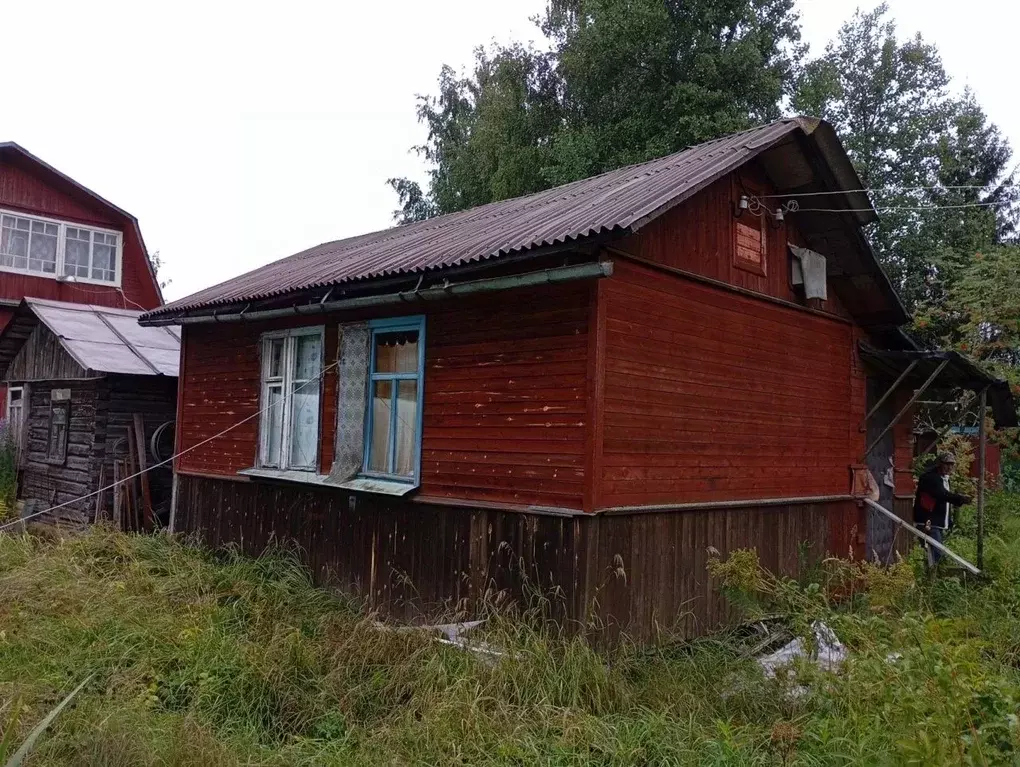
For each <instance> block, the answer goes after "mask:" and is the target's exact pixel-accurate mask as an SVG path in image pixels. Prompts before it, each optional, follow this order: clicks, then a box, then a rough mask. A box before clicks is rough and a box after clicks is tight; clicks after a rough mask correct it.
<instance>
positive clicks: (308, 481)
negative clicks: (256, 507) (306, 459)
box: [237, 467, 329, 485]
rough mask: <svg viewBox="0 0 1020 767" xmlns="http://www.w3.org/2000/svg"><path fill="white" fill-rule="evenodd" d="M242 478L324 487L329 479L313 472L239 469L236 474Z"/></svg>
mask: <svg viewBox="0 0 1020 767" xmlns="http://www.w3.org/2000/svg"><path fill="white" fill-rule="evenodd" d="M237 473H238V474H240V475H241V476H244V477H254V478H256V479H282V480H284V481H286V482H298V483H301V484H303V485H326V484H329V483H328V481H327V480H329V477H328V476H327V475H325V474H316V473H315V472H314V471H296V470H294V469H260V468H254V467H253V468H251V469H241V470H240V471H239V472H237Z"/></svg>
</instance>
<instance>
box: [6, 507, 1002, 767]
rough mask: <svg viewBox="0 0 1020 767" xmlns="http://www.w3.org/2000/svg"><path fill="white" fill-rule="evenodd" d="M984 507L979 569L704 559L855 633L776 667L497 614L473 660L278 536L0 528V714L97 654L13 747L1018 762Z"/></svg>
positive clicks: (712, 648) (159, 754)
mask: <svg viewBox="0 0 1020 767" xmlns="http://www.w3.org/2000/svg"><path fill="white" fill-rule="evenodd" d="M991 512H992V513H990V515H989V517H990V519H989V522H990V525H989V526H990V528H991V529H992V535H991V538H990V540H989V541H988V544H987V547H986V550H987V560H988V570H989V572H990V574H991V581H990V582H989V583H987V584H981V583H975V582H963V581H961V580H960V579H957V578H953V577H943V578H939V579H934V580H929V579H927V578H926V577H925V576H923V574H921V571H920V570H919V569H917V570H915V563H913V562H911V563H904V564H901V565H899V566H898V567H897V568H894V569H893V570H892V571H884V570H879V569H877V568H872V567H864V566H854V567H851V566H850V565H847V564H839V563H829V565H828V566H827V567H826V568H824V569H823V571H821V572H819V574H818V576H817V578H815V579H814V582H812V583H803V584H795V583H792V582H786V581H777V580H775V579H773V578H770V577H768V576H767V575H766V574H763V573H762V572H761V571H760V569H759V568H758V567H757V562H756V560H755V559H754V557H752V556H750V555H747V554H741V555H738V556H736V557H734V558H732V559H730V560H729V561H728V562H726V563H723V564H721V565H718V567H721V568H722V569H721V571H720V574H721V575H722V576H723V577H724V578H725V580H726V583H727V588H728V589H729V591H730V593H731V595H732V596H734V598H737V597H741V598H743V599H744V601H745V603H746V605H747V607H748V609H749V610H754V609H767V610H768V611H770V612H776V611H779V612H784V613H788V614H789V615H790V617H791V624H792V625H794V626H798V627H802V628H803V627H806V626H807V625H808V624H809V623H810V621H812V620H815V619H823V620H825V621H827V622H828V623H829V624H830V625H831V626H833V627H834V628H835V630H836V632H837V633H838V634H839V636H840V638H841V639H842V640H843V641H844V642H845V643H846V644H847V645H848V646H849V647H850V648H851V650H852V657H851V660H850V661H849V662H848V663H847V664H846V665H845V666H844V668H843V669H842V670H841V671H840V672H839V673H838V674H823V673H821V672H818V671H816V670H814V669H813V668H812V667H810V665H804V666H803V667H802V668H799V669H798V670H797V673H796V674H795V675H794V676H793V677H791V678H788V679H784V680H782V681H769V680H766V679H765V678H764V676H763V675H762V674H761V672H760V671H759V669H758V667H757V665H756V663H755V662H754V660H753V659H751V658H749V657H747V655H746V652H745V651H746V643H744V642H742V641H741V640H740V638H739V636H738V635H736V634H733V635H724V636H719V637H714V638H710V639H705V640H700V641H696V642H691V643H687V644H683V643H673V644H669V643H666V644H663V645H662V646H660V647H658V648H655V649H642V648H638V647H634V646H630V645H627V644H624V645H622V646H620V647H619V648H616V649H613V650H603V651H597V650H595V649H593V648H592V647H590V646H589V645H588V644H586V643H585V642H584V641H583V640H582V639H577V638H575V639H571V638H567V637H562V636H557V635H554V634H550V633H549V632H548V631H547V630H542V629H539V628H533V627H530V626H529V625H527V624H522V623H520V622H514V621H510V620H507V619H500V618H498V617H497V618H496V619H495V620H494V625H492V626H491V627H490V628H489V629H488V631H487V634H486V641H488V642H489V643H491V644H495V645H499V646H501V647H503V648H505V649H506V651H507V655H506V656H505V657H504V658H503V659H501V660H500V661H499V662H497V663H495V664H494V665H487V664H486V663H484V662H482V661H480V660H479V659H477V658H476V657H475V656H474V655H472V654H471V653H468V652H465V651H463V650H460V649H458V648H453V647H448V646H444V645H441V644H439V643H436V642H434V641H433V640H432V639H431V638H429V637H426V636H424V635H421V634H418V633H414V632H393V631H381V630H379V628H378V627H377V626H376V624H375V623H374V621H372V620H371V619H370V617H368V616H366V615H365V614H364V613H363V611H362V610H361V609H360V606H359V605H357V604H355V603H351V602H345V601H342V600H340V599H338V598H337V597H335V596H333V595H330V594H327V593H326V592H323V591H320V590H317V589H315V588H313V587H312V586H311V585H310V583H309V582H308V579H307V577H306V575H305V573H304V571H303V570H302V569H301V568H300V566H298V565H297V564H296V562H295V561H294V559H293V558H292V557H290V556H288V555H287V554H286V553H285V552H278V553H276V554H274V555H272V556H266V557H263V558H261V559H258V560H254V561H253V560H248V559H244V558H240V557H229V556H228V557H226V558H225V559H223V558H219V559H217V558H214V557H212V556H211V555H209V554H206V553H204V552H202V551H200V550H198V549H196V548H192V547H189V546H188V545H185V544H183V543H181V542H179V541H175V540H173V539H170V538H168V537H164V536H153V537H143V536H128V535H124V534H119V533H114V532H112V531H109V530H105V529H96V530H93V531H92V532H90V533H89V534H88V535H86V536H84V537H81V538H77V539H70V540H44V539H41V538H36V537H31V536H22V537H11V536H0V730H2V724H3V722H4V721H6V720H5V713H6V712H7V711H10V710H12V709H13V707H14V704H15V701H17V700H21V701H22V702H24V703H25V704H26V705H27V706H28V708H27V710H26V711H24V712H23V713H22V715H21V717H20V721H19V727H20V728H21V729H22V735H23V734H24V733H25V732H27V731H28V730H29V729H30V728H31V727H32V726H33V725H34V723H35V722H36V721H38V720H39V719H41V718H42V716H44V715H45V713H46V712H47V711H48V710H49V709H50V708H52V707H53V705H54V704H55V703H56V702H57V701H59V700H60V699H61V698H62V697H63V696H64V695H66V693H67V692H68V691H70V690H71V689H73V688H74V687H75V686H76V685H77V684H78V683H79V682H80V681H81V680H82V679H84V678H85V677H87V676H88V675H89V674H93V673H94V674H95V677H94V678H93V679H92V681H91V682H89V684H88V685H87V686H86V688H85V690H84V691H83V692H82V694H81V695H80V696H79V697H78V698H77V699H76V701H75V703H74V705H73V707H72V708H69V709H68V710H66V711H65V712H64V713H63V714H62V715H61V717H60V718H59V719H58V720H57V723H56V724H55V726H54V728H53V731H52V733H51V734H50V735H49V736H48V737H47V738H46V739H45V740H43V741H42V742H41V743H40V745H39V747H38V748H37V750H36V752H35V754H34V755H33V757H32V758H31V760H30V764H38V765H102V766H103V767H118V766H119V765H132V767H133V766H134V765H242V764H243V765H249V764H258V765H261V764H265V765H331V764H337V765H348V764H351V765H354V764H358V765H374V764H380V765H381V764H387V765H392V764H398V765H399V764H416V765H417V764H422V765H425V764H427V765H439V764H442V765H446V764H500V765H531V764H550V765H552V764H555V765H590V764H595V765H658V764H742V765H743V764H747V765H774V764H802V765H815V764H825V765H833V764H846V765H851V764H854V765H856V764H903V763H917V764H1015V763H1017V760H1018V759H1020V723H1018V720H1017V714H1018V712H1020V502H1018V501H1017V499H1015V498H1013V499H1010V498H1006V497H1003V496H999V497H995V498H994V499H993V501H992V508H991ZM952 545H955V546H957V547H958V548H959V549H960V550H961V552H963V553H965V554H966V553H967V552H968V551H972V550H973V542H972V541H970V540H969V539H966V538H965V537H958V538H957V539H956V540H955V541H954V542H953V544H952ZM918 567H919V566H918ZM796 688H803V689H801V690H800V691H799V692H791V691H792V690H795V689H796Z"/></svg>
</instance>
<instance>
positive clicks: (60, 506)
mask: <svg viewBox="0 0 1020 767" xmlns="http://www.w3.org/2000/svg"><path fill="white" fill-rule="evenodd" d="M339 364H340V360H339V359H338V360H337V361H336V362H332V363H330V364H329V365H326V367H324V368H323V369H322V370H320V371H319V374H318V375H317V376H316V377H315V378H309V379H308V380H307V381H305V382H304V383H303V384H300V385H299V386H297V387H295V388H294V391H295V392H297V391H299V390H301V389H303V388H304V387H305V386H308V384H310V383H318V382H319V380H320V379H321V378H322V376H324V375H325V374H326V373H327V372H328V371H329V370H331V369H332V368H335V367H336V366H337V365H339ZM272 407H275V405H267V406H266V407H264V408H262V409H261V410H258V411H256V412H254V413H252V414H251V415H249V416H245V417H244V418H242V419H241V420H240V421H237V422H236V423H234V424H231V425H230V426H228V427H227V428H225V429H223V430H222V431H220V432H218V433H217V434H214V435H213V436H211V437H208V438H206V439H204V440H202V441H201V442H197V443H195V444H194V445H192V446H191V447H187V448H185V449H183V450H180V451H178V452H176V453H174V454H173V455H172V456H170V457H169V458H167V459H165V460H163V461H159V462H158V463H154V464H152V466H148V467H146V468H144V469H142V470H141V471H138V472H135V473H134V474H132V475H131V476H129V477H123V478H122V479H119V480H117V481H116V482H113V483H111V484H109V485H107V486H106V487H101V488H99V489H98V490H93V491H92V492H91V493H86V494H85V495H82V496H79V497H77V498H72V499H71V500H70V501H64V502H63V503H59V504H57V505H56V506H50V507H49V508H47V509H43V510H42V511H36V512H33V513H31V514H29V515H28V516H25V517H21V518H20V519H16V520H14V521H13V522H8V523H6V524H3V525H0V532H2V531H3V530H7V529H9V528H12V527H15V526H17V525H20V524H22V523H24V522H26V521H28V520H29V519H32V518H33V517H38V516H41V515H43V514H49V513H50V512H52V511H57V510H59V509H63V508H66V507H68V506H70V505H72V504H75V503H79V502H81V501H86V500H88V499H89V498H94V497H96V496H97V495H99V494H100V493H105V492H106V491H107V490H113V489H115V488H117V487H119V486H120V485H123V484H124V483H125V482H128V481H130V480H132V479H135V478H137V477H140V476H142V475H143V474H146V473H148V472H150V471H152V470H153V469H158V468H159V467H160V466H166V465H167V464H168V463H172V462H173V461H174V460H175V459H177V458H178V457H180V456H182V455H184V454H185V453H190V452H191V451H192V450H195V449H196V448H199V447H202V445H207V444H208V443H210V442H212V441H213V440H215V439H219V438H220V437H222V436H223V435H224V434H227V433H228V432H231V431H233V430H234V429H236V428H237V427H238V426H241V425H243V424H245V423H247V422H248V421H250V420H252V419H253V418H257V417H259V416H260V415H262V414H263V413H265V412H267V411H268V410H269V409H270V408H272Z"/></svg>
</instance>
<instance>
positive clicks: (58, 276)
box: [0, 208, 124, 288]
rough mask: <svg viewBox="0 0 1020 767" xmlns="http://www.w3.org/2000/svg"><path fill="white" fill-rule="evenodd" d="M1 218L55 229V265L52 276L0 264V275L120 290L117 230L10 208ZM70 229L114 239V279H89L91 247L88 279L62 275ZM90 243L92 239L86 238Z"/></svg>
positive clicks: (1, 212) (0, 213) (120, 239)
mask: <svg viewBox="0 0 1020 767" xmlns="http://www.w3.org/2000/svg"><path fill="white" fill-rule="evenodd" d="M0 216H16V217H17V218H24V219H28V220H29V221H39V222H42V223H46V224H56V225H57V263H56V267H55V271H54V273H53V274H49V273H48V272H37V271H34V270H32V269H28V268H25V269H19V268H18V267H15V266H5V265H3V264H0V272H8V273H11V274H24V275H27V276H29V277H41V278H43V279H45V280H57V281H58V282H73V283H77V282H81V283H87V284H89V285H105V286H107V287H116V288H119V287H120V285H121V278H122V275H123V269H122V267H123V262H124V235H123V233H121V232H119V231H117V230H116V229H106V228H105V227H101V226H94V225H92V224H82V223H78V222H76V221H66V220H64V219H59V218H50V217H47V216H39V215H36V214H35V213H25V212H24V211H20V210H11V209H9V208H0ZM68 227H70V228H72V229H86V230H88V231H90V232H99V233H100V234H110V235H113V236H114V237H116V238H117V247H116V254H115V257H114V279H113V281H110V280H97V279H93V278H92V276H91V272H92V252H91V248H92V247H94V244H90V251H89V276H88V277H78V276H68V275H65V274H64V253H65V250H66V245H67V228H68ZM89 239H90V242H91V240H92V239H93V238H89Z"/></svg>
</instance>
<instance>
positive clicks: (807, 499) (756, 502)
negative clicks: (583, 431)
mask: <svg viewBox="0 0 1020 767" xmlns="http://www.w3.org/2000/svg"><path fill="white" fill-rule="evenodd" d="M853 500H855V498H854V497H853V496H852V495H809V496H803V497H800V498H757V499H751V500H745V501H699V502H697V503H660V504H649V505H647V506H613V507H611V508H608V509H598V510H596V512H595V513H596V514H645V513H649V512H658V511H694V510H697V509H741V508H747V507H750V506H788V505H791V504H808V503H835V502H836V501H853Z"/></svg>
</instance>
